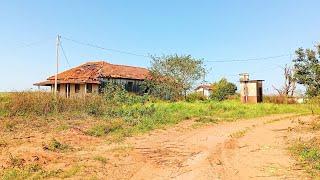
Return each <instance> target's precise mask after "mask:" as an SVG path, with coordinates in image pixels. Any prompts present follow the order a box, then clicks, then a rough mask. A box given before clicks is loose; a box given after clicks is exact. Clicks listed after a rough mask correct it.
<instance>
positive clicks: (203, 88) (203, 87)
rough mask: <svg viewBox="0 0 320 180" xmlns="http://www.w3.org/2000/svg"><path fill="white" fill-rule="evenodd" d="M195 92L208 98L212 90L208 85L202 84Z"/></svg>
mask: <svg viewBox="0 0 320 180" xmlns="http://www.w3.org/2000/svg"><path fill="white" fill-rule="evenodd" d="M195 91H196V92H198V93H201V94H202V95H203V96H205V97H207V98H208V97H210V95H211V93H212V88H211V86H210V85H209V84H202V85H200V86H198V87H197V88H196V89H195Z"/></svg>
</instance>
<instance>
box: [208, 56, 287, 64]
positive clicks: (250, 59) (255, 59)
mask: <svg viewBox="0 0 320 180" xmlns="http://www.w3.org/2000/svg"><path fill="white" fill-rule="evenodd" d="M291 55H292V54H282V55H277V56H268V57H260V58H249V59H229V60H205V62H218V63H220V62H222V63H223V62H246V61H263V60H273V59H277V58H280V57H286V56H291Z"/></svg>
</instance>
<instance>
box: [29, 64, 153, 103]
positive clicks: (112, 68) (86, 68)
mask: <svg viewBox="0 0 320 180" xmlns="http://www.w3.org/2000/svg"><path fill="white" fill-rule="evenodd" d="M57 77H58V78H57V79H58V81H57V83H58V87H57V91H58V93H59V94H60V95H63V96H66V97H72V96H79V95H84V94H87V93H97V92H99V91H100V90H101V89H102V86H104V84H105V83H106V82H114V83H118V84H122V85H123V86H124V87H125V89H126V90H127V91H129V92H135V93H137V92H139V91H140V90H141V88H140V87H141V84H142V82H143V81H144V80H146V79H147V78H148V77H149V71H148V70H147V69H145V68H141V67H133V66H125V65H115V64H110V63H107V62H104V61H99V62H88V63H85V64H82V65H80V66H78V67H75V68H72V69H69V70H67V71H64V72H62V73H60V74H58V76H57ZM34 85H35V86H50V87H51V90H52V91H54V86H55V76H51V77H49V78H48V79H47V80H46V81H43V82H39V83H35V84H34Z"/></svg>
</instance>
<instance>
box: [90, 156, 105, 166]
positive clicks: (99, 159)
mask: <svg viewBox="0 0 320 180" xmlns="http://www.w3.org/2000/svg"><path fill="white" fill-rule="evenodd" d="M93 159H94V160H96V161H99V162H101V163H102V164H106V163H107V162H108V159H107V158H105V157H102V156H95V157H94V158H93Z"/></svg>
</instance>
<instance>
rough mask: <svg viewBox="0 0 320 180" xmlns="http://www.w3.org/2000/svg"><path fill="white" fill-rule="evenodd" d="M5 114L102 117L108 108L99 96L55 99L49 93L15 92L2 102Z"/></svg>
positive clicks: (59, 97) (60, 97) (58, 97)
mask: <svg viewBox="0 0 320 180" xmlns="http://www.w3.org/2000/svg"><path fill="white" fill-rule="evenodd" d="M1 104H2V106H3V108H4V113H5V114H7V115H8V116H24V115H37V116H43V115H50V114H54V113H64V112H73V113H76V112H77V113H80V112H81V113H86V114H90V115H101V114H103V112H104V110H105V109H106V107H107V103H106V101H105V100H104V98H103V97H102V96H100V95H97V94H91V95H87V96H81V97H74V98H65V97H64V96H57V97H55V96H54V95H53V94H52V93H48V92H14V93H9V94H7V96H6V100H5V101H4V100H3V101H2V103H1Z"/></svg>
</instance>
